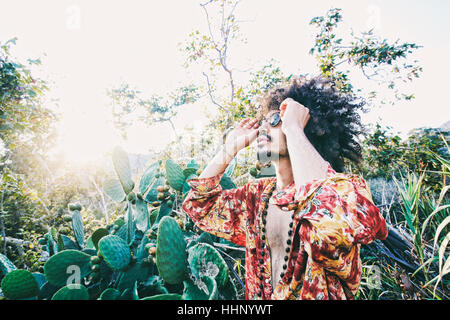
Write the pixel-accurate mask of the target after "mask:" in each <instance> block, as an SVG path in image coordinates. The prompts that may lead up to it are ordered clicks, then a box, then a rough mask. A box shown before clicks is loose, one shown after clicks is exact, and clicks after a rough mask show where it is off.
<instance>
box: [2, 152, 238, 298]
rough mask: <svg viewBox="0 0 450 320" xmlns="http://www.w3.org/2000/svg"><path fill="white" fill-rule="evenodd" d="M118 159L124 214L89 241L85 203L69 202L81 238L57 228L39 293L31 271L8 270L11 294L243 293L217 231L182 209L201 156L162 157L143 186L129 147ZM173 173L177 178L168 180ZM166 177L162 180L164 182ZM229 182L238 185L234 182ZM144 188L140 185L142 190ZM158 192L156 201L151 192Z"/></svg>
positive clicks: (48, 237) (47, 241)
mask: <svg viewBox="0 0 450 320" xmlns="http://www.w3.org/2000/svg"><path fill="white" fill-rule="evenodd" d="M113 163H120V165H116V166H114V173H115V178H116V179H117V180H120V181H125V178H124V177H126V179H127V182H126V183H123V184H119V185H120V187H121V188H122V192H123V193H125V192H127V193H126V197H124V198H123V199H121V200H118V202H120V203H121V204H122V205H124V206H123V209H122V214H121V216H119V217H118V218H117V219H116V220H115V222H114V223H113V224H109V225H107V226H106V228H100V229H98V230H96V231H95V232H94V233H93V234H92V235H91V236H90V237H88V238H87V240H85V238H86V235H85V233H84V230H83V228H84V226H83V222H82V220H81V219H80V217H81V216H80V212H81V211H82V208H81V206H80V204H73V203H71V204H69V205H68V208H69V212H71V215H70V216H68V218H66V219H64V221H65V223H67V224H71V226H72V230H73V234H74V235H75V237H74V238H72V237H70V236H66V235H62V234H61V233H60V232H58V231H57V230H56V229H55V228H53V227H51V228H50V229H49V230H48V232H47V233H46V234H45V237H44V238H42V239H40V240H39V243H40V245H41V246H43V247H44V250H45V252H46V253H47V254H48V255H49V256H50V258H49V259H48V260H47V262H46V263H45V265H44V274H42V273H39V278H40V280H41V281H40V285H39V290H37V285H36V284H35V280H34V278H33V277H32V276H31V273H29V271H26V270H23V269H17V270H13V269H14V268H11V267H7V268H6V267H5V268H2V270H3V272H4V273H5V274H4V279H6V280H4V281H3V282H2V290H3V292H4V294H5V297H6V298H8V299H23V298H27V299H30V298H31V299H52V300H64V299H76V300H80V299H87V298H89V299H117V300H123V299H127V300H128V299H132V300H136V299H146V300H149V299H165V298H172V299H173V298H174V297H175V295H177V297H178V296H179V297H180V298H183V299H216V298H218V299H236V298H238V293H237V290H236V288H235V285H234V282H235V281H236V280H235V279H234V278H233V273H231V272H229V267H228V265H227V263H226V262H225V259H224V258H223V257H222V256H221V253H220V252H219V251H218V250H217V249H216V248H215V247H214V246H212V245H211V244H213V242H212V241H211V239H212V238H211V236H209V235H208V237H205V236H201V235H200V234H199V230H198V229H197V228H196V227H195V226H194V224H193V223H192V221H190V219H189V217H187V216H186V215H185V214H184V213H183V212H182V210H180V209H181V203H182V199H183V198H184V196H185V195H186V193H187V192H188V191H189V188H188V189H185V190H184V192H183V190H182V189H181V186H182V185H183V184H184V182H185V180H186V179H187V177H191V176H197V175H196V173H197V172H198V164H197V163H196V162H195V160H193V159H192V160H191V161H190V162H189V163H187V164H186V165H184V164H182V166H183V167H184V168H183V167H182V166H180V164H178V163H175V162H174V161H172V160H171V159H167V160H166V161H165V165H164V168H162V161H159V160H158V161H156V162H154V163H152V164H151V165H150V166H149V167H148V168H147V170H145V171H144V173H143V175H142V176H141V178H140V180H139V184H135V183H134V181H133V180H132V179H131V178H130V177H131V167H130V164H129V161H128V156H127V154H126V153H125V152H124V151H123V150H122V149H121V148H116V149H115V152H114V153H113ZM164 169H165V170H164ZM169 176H170V177H171V178H170V179H168V180H166V177H169ZM226 177H227V178H228V179H229V177H228V176H226ZM160 178H162V179H163V183H162V184H158V183H157V182H158V180H159V179H160ZM138 185H139V187H137V186H138ZM129 186H133V189H129V188H128V187H129ZM224 187H225V184H224ZM226 187H227V188H234V187H235V185H234V184H233V183H232V182H231V181H229V182H227V185H226ZM136 188H138V189H139V190H138V192H136V193H135V189H136ZM141 191H142V193H141ZM154 191H156V195H157V198H156V199H154V198H153V197H152V196H151V195H152V194H154V193H155V192H154ZM105 192H106V193H107V194H111V196H112V198H115V199H117V198H116V196H115V194H114V192H116V191H115V190H113V191H111V189H110V188H106V189H105ZM111 192H112V193H111ZM152 216H153V218H152ZM74 221H77V223H74ZM144 221H145V223H143V222H144ZM138 225H139V226H140V228H138V227H137V226H138ZM80 228H81V231H80V230H79V229H80ZM77 230H78V231H77ZM80 237H81V238H80ZM204 241H206V243H203V242H204ZM200 245H204V246H205V245H206V246H208V247H206V248H207V249H208V250H207V251H204V250H202V249H201V248H203V247H199V246H200ZM187 248H190V249H189V251H188V250H187ZM188 252H189V255H191V254H193V255H199V254H200V255H201V257H202V261H203V260H204V261H206V262H207V264H208V268H206V269H204V268H201V267H200V266H199V265H198V263H199V261H200V260H198V259H188V257H187V253H188ZM191 252H192V253H191ZM5 259H6V257H5V258H4V259H2V263H3V265H5V266H11V263H10V262H9V261H7V260H5ZM211 270H214V272H211ZM16 273H17V274H18V273H20V274H22V273H23V275H24V276H23V277H24V279H25V278H26V281H25V280H23V281H22V280H21V279H22V278H20V279H19V278H17V277H14V278H13V275H14V274H16ZM25 273H26V274H25ZM10 275H11V276H10ZM30 277H31V278H30ZM10 278H11V279H12V280H9V279H10ZM16 278H17V279H18V280H15V279H16ZM30 279H31V280H33V281H30ZM239 281H241V279H239ZM3 283H4V284H5V285H3ZM10 283H14V286H15V288H16V289H15V291H11V289H10V287H11V286H10V285H9V284H10ZM22 283H24V284H23V285H22Z"/></svg>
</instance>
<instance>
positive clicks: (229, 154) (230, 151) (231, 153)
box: [220, 144, 237, 163]
mask: <svg viewBox="0 0 450 320" xmlns="http://www.w3.org/2000/svg"><path fill="white" fill-rule="evenodd" d="M220 151H221V153H222V154H223V156H224V157H225V162H227V163H228V162H229V161H231V160H233V159H234V157H236V154H237V152H236V151H235V150H234V148H232V147H231V146H228V145H226V144H223V145H222V147H221V148H220Z"/></svg>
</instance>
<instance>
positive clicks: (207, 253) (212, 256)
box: [188, 243, 229, 287]
mask: <svg viewBox="0 0 450 320" xmlns="http://www.w3.org/2000/svg"><path fill="white" fill-rule="evenodd" d="M188 262H189V265H190V266H191V271H192V274H193V275H194V277H195V278H196V279H201V278H202V277H203V276H209V277H211V278H213V279H215V280H216V282H217V285H218V286H219V287H220V286H223V285H225V283H226V282H227V280H228V273H229V270H228V266H227V264H226V262H225V260H223V258H222V256H221V255H220V253H219V252H218V251H217V250H216V249H215V248H214V247H213V246H211V245H209V244H207V243H199V244H196V245H195V246H193V247H191V248H190V249H189V250H188Z"/></svg>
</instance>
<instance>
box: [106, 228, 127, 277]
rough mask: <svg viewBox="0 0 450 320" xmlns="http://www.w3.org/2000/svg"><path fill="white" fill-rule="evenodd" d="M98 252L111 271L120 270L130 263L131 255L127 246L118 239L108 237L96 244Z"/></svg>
mask: <svg viewBox="0 0 450 320" xmlns="http://www.w3.org/2000/svg"><path fill="white" fill-rule="evenodd" d="M98 248H99V251H100V253H101V255H102V257H103V259H104V260H105V261H106V263H107V264H108V265H109V266H110V267H111V268H112V269H113V270H120V269H122V268H124V267H126V266H127V265H128V264H129V263H130V259H131V253H130V248H129V247H128V244H127V243H126V242H125V241H124V240H123V239H122V238H120V237H118V236H115V235H109V236H106V237H103V238H102V239H100V241H99V242H98Z"/></svg>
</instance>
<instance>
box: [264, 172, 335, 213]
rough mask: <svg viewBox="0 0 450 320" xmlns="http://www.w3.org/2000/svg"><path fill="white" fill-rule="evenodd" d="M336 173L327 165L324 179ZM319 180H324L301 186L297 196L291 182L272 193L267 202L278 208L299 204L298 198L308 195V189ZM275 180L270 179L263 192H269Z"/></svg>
mask: <svg viewBox="0 0 450 320" xmlns="http://www.w3.org/2000/svg"><path fill="white" fill-rule="evenodd" d="M335 174H336V171H334V169H333V168H332V167H331V165H330V164H329V163H328V169H327V177H326V178H325V179H328V178H329V177H330V176H332V175H335ZM320 180H324V179H316V180H313V181H311V182H310V183H307V184H305V185H303V186H301V190H300V192H299V193H298V194H297V188H296V186H295V182H294V181H292V182H291V183H290V184H289V185H287V186H285V187H284V188H283V189H281V190H279V191H274V192H273V194H272V197H271V198H270V200H269V203H270V204H276V205H280V206H284V205H289V204H292V205H296V204H298V202H299V199H300V198H303V196H305V195H306V194H307V193H309V191H311V190H310V188H311V186H312V185H313V184H316V182H319V181H320ZM276 182H277V178H276V177H274V178H271V179H270V183H269V185H268V186H267V187H266V189H265V192H266V193H268V192H269V190H270V189H271V188H272V187H273V185H274V184H276Z"/></svg>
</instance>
